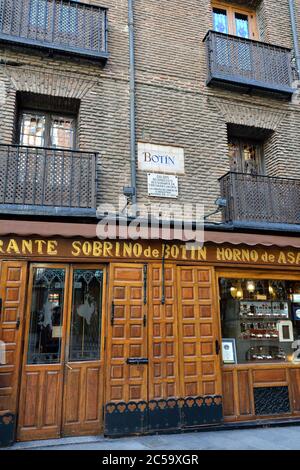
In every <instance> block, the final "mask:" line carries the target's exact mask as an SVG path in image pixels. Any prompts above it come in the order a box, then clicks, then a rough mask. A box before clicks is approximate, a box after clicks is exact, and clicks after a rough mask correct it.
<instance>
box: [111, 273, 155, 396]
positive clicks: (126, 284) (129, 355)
mask: <svg viewBox="0 0 300 470" xmlns="http://www.w3.org/2000/svg"><path fill="white" fill-rule="evenodd" d="M144 274H145V273H144V265H143V264H111V266H110V282H109V285H110V287H109V309H110V319H109V321H108V335H107V342H108V344H107V364H108V368H107V385H106V401H107V402H125V403H128V402H130V401H142V400H147V397H148V380H147V374H148V365H147V364H146V363H142V359H148V342H147V327H146V317H145V315H146V302H147V299H146V295H145V294H146V290H145V289H146V285H145V278H144ZM138 359H139V360H140V363H137V362H138V361H137V360H138Z"/></svg>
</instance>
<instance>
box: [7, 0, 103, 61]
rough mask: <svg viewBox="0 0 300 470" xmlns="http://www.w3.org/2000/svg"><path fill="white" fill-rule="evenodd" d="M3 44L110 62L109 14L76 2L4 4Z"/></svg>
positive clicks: (10, 1) (36, 0) (33, 0)
mask: <svg viewBox="0 0 300 470" xmlns="http://www.w3.org/2000/svg"><path fill="white" fill-rule="evenodd" d="M0 41H4V42H8V43H15V44H21V45H27V46H33V47H40V48H46V49H48V50H57V51H60V52H68V53H71V54H77V55H83V56H87V57H90V58H95V59H103V60H105V59H107V57H108V52H107V10H106V9H105V8H102V7H98V6H94V5H87V4H84V3H80V2H76V1H73V0H0Z"/></svg>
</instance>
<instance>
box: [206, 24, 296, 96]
mask: <svg viewBox="0 0 300 470" xmlns="http://www.w3.org/2000/svg"><path fill="white" fill-rule="evenodd" d="M204 41H205V42H206V46H207V57H208V80H207V84H208V85H209V84H223V85H224V83H225V84H226V83H227V84H228V83H229V84H231V85H235V86H241V87H247V88H248V89H252V88H257V89H261V90H267V91H270V92H276V93H282V94H285V95H288V96H290V95H291V94H292V93H293V91H294V90H293V88H292V82H293V70H292V61H291V50H290V49H287V48H284V47H279V46H274V45H272V44H266V43H263V42H259V41H253V40H250V39H244V38H240V37H237V36H231V35H229V34H223V33H218V32H215V31H209V32H208V33H207V35H206V36H205V38H204Z"/></svg>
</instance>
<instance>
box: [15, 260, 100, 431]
mask: <svg viewBox="0 0 300 470" xmlns="http://www.w3.org/2000/svg"><path fill="white" fill-rule="evenodd" d="M102 291H103V269H101V267H99V266H98V267H93V266H79V267H77V266H69V265H61V264H57V265H52V264H51V265H50V264H49V265H45V264H34V265H32V266H31V269H30V278H29V288H28V309H27V321H26V331H25V345H24V356H23V370H22V380H21V392H20V401H19V422H18V438H19V439H20V440H30V439H40V438H41V439H42V438H55V437H60V436H62V435H72V434H76V435H79V434H87V433H88V434H91V433H100V432H101V426H102V400H103V391H102V383H103V382H102V380H103V377H102V376H103V351H102V349H103V345H102V340H101V338H102V328H103V325H102V323H103V317H102Z"/></svg>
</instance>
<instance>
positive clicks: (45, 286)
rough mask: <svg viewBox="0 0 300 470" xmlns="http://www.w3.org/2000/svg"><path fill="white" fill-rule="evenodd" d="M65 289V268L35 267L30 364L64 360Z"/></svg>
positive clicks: (30, 329)
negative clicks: (62, 345)
mask: <svg viewBox="0 0 300 470" xmlns="http://www.w3.org/2000/svg"><path fill="white" fill-rule="evenodd" d="M64 293H65V270H64V269H56V268H53V269H52V268H34V272H33V285H32V300H31V313H30V328H29V338H28V353H27V364H57V363H59V362H60V361H61V342H62V326H63V310H64Z"/></svg>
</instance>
